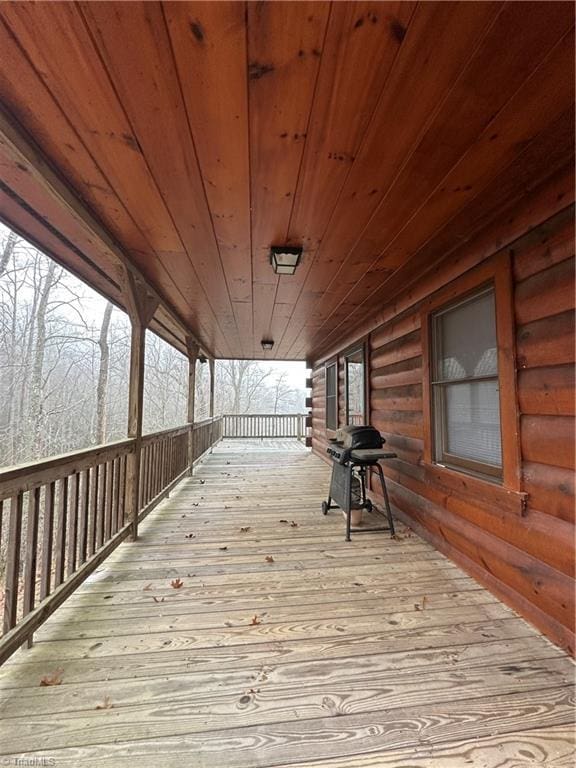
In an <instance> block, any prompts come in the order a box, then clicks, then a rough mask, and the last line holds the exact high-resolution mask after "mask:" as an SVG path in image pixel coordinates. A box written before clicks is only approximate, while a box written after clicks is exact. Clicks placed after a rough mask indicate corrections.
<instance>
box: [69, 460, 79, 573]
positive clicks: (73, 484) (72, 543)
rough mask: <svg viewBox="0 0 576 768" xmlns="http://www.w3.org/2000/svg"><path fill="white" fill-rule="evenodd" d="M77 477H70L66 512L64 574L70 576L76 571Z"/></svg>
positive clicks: (75, 475) (74, 475)
mask: <svg viewBox="0 0 576 768" xmlns="http://www.w3.org/2000/svg"><path fill="white" fill-rule="evenodd" d="M78 482H79V476H78V473H77V472H76V473H74V474H73V475H72V476H71V477H70V483H69V486H68V498H69V506H70V509H69V511H68V541H67V544H68V547H67V550H68V555H67V562H66V573H67V575H68V576H71V575H72V574H73V573H74V571H75V570H76V547H77V544H78V540H77V529H78V496H79V491H80V489H79V487H78Z"/></svg>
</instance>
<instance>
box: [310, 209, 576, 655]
mask: <svg viewBox="0 0 576 768" xmlns="http://www.w3.org/2000/svg"><path fill="white" fill-rule="evenodd" d="M569 199H573V198H572V197H570V198H569ZM564 202H566V200H565V201H564ZM550 213H552V215H551V216H550V215H547V214H550ZM530 216H531V217H532V221H533V223H532V224H531V228H530V229H529V230H527V229H526V228H525V229H524V232H525V234H523V235H522V237H520V238H519V239H516V240H514V241H512V242H511V241H510V240H507V239H506V238H505V237H502V236H501V233H500V232H494V234H493V237H492V241H493V242H495V243H499V245H502V244H503V243H508V245H507V246H506V247H505V248H499V249H494V251H496V250H500V251H501V252H505V253H507V254H509V257H508V258H509V260H510V269H511V273H512V283H511V288H510V291H511V293H513V295H512V296H511V297H510V300H511V301H512V302H513V310H514V317H515V331H514V333H515V339H516V344H515V347H516V348H515V358H516V393H510V394H511V396H512V403H511V406H512V408H513V407H514V405H516V407H517V414H518V427H519V431H518V433H517V434H518V438H517V440H516V442H517V448H518V452H519V462H520V463H519V468H518V469H519V473H518V491H519V493H517V494H512V496H514V498H515V499H516V501H515V503H512V504H511V503H509V499H508V498H507V497H506V495H505V494H502V493H501V489H499V488H498V489H496V490H494V485H492V484H490V483H488V482H482V481H480V482H482V486H480V488H481V492H478V484H477V483H475V482H474V479H472V480H471V482H470V483H468V480H467V476H466V475H465V474H460V473H455V472H452V473H451V474H452V475H459V476H460V477H459V479H458V478H457V480H456V482H451V483H448V484H446V483H445V482H444V479H443V477H442V473H441V472H439V471H437V470H436V471H434V465H431V464H428V465H427V464H426V462H425V461H424V460H423V458H424V456H423V452H424V437H425V434H424V431H425V410H426V409H425V408H423V389H425V387H423V383H424V380H423V376H424V369H423V365H422V361H423V332H422V328H421V311H422V307H423V305H424V304H425V302H426V301H427V300H428V299H429V297H430V296H431V295H432V294H434V293H435V292H437V291H438V290H442V289H445V287H446V286H447V285H449V284H450V283H451V281H453V280H454V279H455V278H456V277H461V276H462V275H464V276H465V275H466V272H467V270H468V271H469V270H472V269H473V268H477V266H478V263H482V262H483V260H487V259H489V258H490V256H491V254H490V252H489V251H488V250H487V249H486V242H489V241H490V235H489V236H488V237H486V234H484V235H483V241H482V242H481V243H475V242H474V243H470V244H469V245H467V246H466V247H464V248H463V249H461V251H459V252H458V253H457V256H456V257H455V258H453V259H446V260H445V261H444V262H443V265H440V266H439V267H438V268H437V269H435V270H433V271H432V272H431V273H427V274H426V275H425V276H424V277H423V279H422V281H421V282H420V284H418V283H415V284H414V286H412V287H411V288H410V289H408V290H407V291H405V292H404V293H401V294H399V295H398V297H397V298H395V301H394V308H393V310H392V311H388V312H387V313H386V312H385V311H384V312H382V310H381V314H387V315H388V318H387V320H386V322H384V323H382V324H381V325H380V326H379V327H377V328H376V329H375V330H372V331H371V332H370V333H369V334H368V335H367V336H365V338H367V340H368V343H367V348H368V350H369V354H368V355H367V357H368V362H367V364H366V367H367V371H368V372H369V412H368V414H367V415H368V416H369V419H370V422H371V423H372V424H374V426H376V427H377V428H378V429H379V430H380V431H381V432H382V434H383V435H384V436H385V438H386V440H387V443H388V445H389V446H390V447H391V448H392V449H393V450H394V451H396V452H397V454H398V458H397V459H396V460H394V461H389V462H386V466H385V473H386V475H387V479H388V486H389V491H390V495H391V499H392V502H393V504H394V506H395V508H396V511H397V514H398V516H399V517H401V518H402V519H403V520H404V521H405V522H407V523H408V524H409V525H410V526H411V527H412V528H414V529H415V530H416V531H417V532H418V533H419V534H421V535H422V536H423V537H424V538H426V539H428V540H429V541H431V542H432V543H433V544H434V545H435V546H436V547H437V548H438V549H439V550H440V551H441V552H443V553H444V554H446V555H447V556H448V557H450V558H451V559H453V560H454V561H455V562H457V563H458V564H459V565H461V566H462V567H464V569H465V570H467V571H468V572H469V573H470V574H471V575H473V576H474V577H475V578H477V579H478V581H480V582H481V583H482V584H484V585H485V586H487V587H488V588H490V589H491V590H492V591H493V592H494V593H495V594H496V595H497V596H498V597H499V598H500V599H502V600H503V601H504V602H506V603H507V604H509V605H510V606H511V607H512V608H514V609H515V610H516V611H517V612H518V613H520V614H521V615H523V616H524V617H525V618H527V619H528V620H529V621H530V622H532V623H533V624H534V625H536V626H537V627H538V628H539V629H540V631H542V632H543V633H544V634H546V635H547V636H548V637H549V638H550V639H551V640H552V641H554V642H555V643H557V644H559V645H561V646H563V647H565V648H566V649H568V650H569V651H570V652H571V653H572V654H573V653H574V632H573V630H574V626H573V622H574V586H575V585H574V474H573V468H574V368H573V363H574V359H575V357H574V314H573V310H574V231H573V216H574V212H573V205H570V206H569V207H565V208H564V209H560V210H559V205H558V203H557V200H556V201H555V205H554V206H552V205H551V206H550V207H549V208H548V210H544V211H540V212H539V213H537V214H536V218H534V216H535V214H534V206H532V209H531V213H530ZM519 218H522V216H520V217H519ZM536 222H537V223H536ZM478 254H480V255H478ZM415 298H418V300H417V301H415V300H414V299H415ZM358 338H361V337H358ZM349 341H350V340H347V343H346V345H343V347H342V350H340V351H339V352H338V355H337V356H338V362H339V371H340V387H339V393H340V398H343V397H344V387H343V380H344V379H343V371H344V356H343V354H342V352H343V351H344V350H345V348H346V347H348V346H349ZM331 357H332V359H333V358H334V352H333V353H332V355H331ZM312 380H313V400H312V402H313V419H312V423H313V436H312V447H313V450H315V451H316V452H317V453H318V454H319V455H320V456H322V457H323V458H325V459H326V458H327V457H326V452H325V448H326V444H327V439H328V436H329V435H328V434H327V432H326V428H325V405H324V387H325V377H324V361H323V360H319V361H318V362H317V363H316V364H315V365H314V367H313V376H312ZM501 383H502V382H501ZM344 408H345V406H344V404H343V403H342V402H340V404H339V415H340V423H343V418H344V414H345V409H344ZM483 486H485V487H486V488H485V492H484V489H483ZM377 500H378V499H377ZM518 500H519V501H518Z"/></svg>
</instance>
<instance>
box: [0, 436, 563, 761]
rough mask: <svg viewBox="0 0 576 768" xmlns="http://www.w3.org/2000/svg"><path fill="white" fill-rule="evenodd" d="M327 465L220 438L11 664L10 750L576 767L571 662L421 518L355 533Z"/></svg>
mask: <svg viewBox="0 0 576 768" xmlns="http://www.w3.org/2000/svg"><path fill="white" fill-rule="evenodd" d="M328 482H329V468H328V467H327V465H325V464H324V463H323V462H322V461H321V460H320V459H318V458H317V457H315V456H313V455H311V454H310V453H309V452H308V451H306V450H305V449H304V448H303V447H302V445H301V444H300V443H297V442H296V441H289V440H286V441H276V442H275V441H266V442H265V443H262V442H261V441H259V440H257V441H246V440H228V441H224V442H222V443H220V445H219V446H218V447H217V448H216V449H215V450H214V453H213V454H212V455H211V456H209V457H208V458H207V459H206V460H205V461H204V463H202V464H201V465H200V466H199V467H198V468H197V469H196V470H195V474H194V477H193V478H190V479H187V480H186V481H184V482H182V483H181V484H180V486H179V487H178V488H177V489H176V491H175V492H173V493H172V495H171V497H170V498H169V499H167V500H166V501H165V502H163V503H162V504H161V505H160V506H159V507H158V508H157V509H156V510H155V511H154V512H152V513H151V515H150V516H149V517H148V518H147V519H146V520H145V521H144V523H143V524H142V526H141V538H140V539H139V541H138V542H137V543H129V542H126V543H125V544H122V545H121V546H120V548H119V549H118V550H117V551H116V552H115V553H114V554H113V555H112V556H111V557H110V558H109V559H108V560H107V561H106V562H105V563H104V564H103V565H102V566H101V567H100V568H99V569H98V570H97V571H96V572H95V573H94V574H93V576H92V577H91V578H90V579H89V581H88V582H87V583H86V584H85V585H83V587H82V588H81V589H79V590H78V591H77V592H76V593H75V594H74V595H73V596H72V597H71V598H70V599H69V600H68V601H67V602H66V603H65V604H64V606H62V607H61V608H60V609H59V610H58V611H57V612H56V613H55V614H54V616H53V617H52V618H51V619H50V620H49V621H48V622H47V623H46V624H45V625H44V627H42V628H41V630H40V631H39V632H38V633H37V642H36V644H35V646H34V648H32V649H31V650H29V651H26V650H22V651H19V652H18V653H17V654H16V655H15V656H14V657H12V659H11V660H10V661H9V662H8V663H7V664H6V665H5V666H4V667H3V668H2V670H0V715H1V722H0V763H1V764H2V765H4V764H6V765H12V764H14V765H17V764H18V763H17V759H20V760H24V759H26V760H29V761H32V760H35V761H36V762H34V763H32V762H29V763H21V764H30V765H31V764H35V765H42V764H45V765H48V764H51V765H55V766H58V768H60V766H93V765H97V766H98V768H116V767H118V768H124V766H126V767H127V766H130V767H131V768H132V767H133V766H135V765H137V766H138V768H156V767H157V766H162V767H164V766H168V767H169V768H170V767H172V766H182V765H188V766H192V767H193V768H197V767H198V766H200V767H201V768H216V767H218V768H256V767H258V768H266V767H267V766H290V768H304V766H318V768H320V767H322V768H378V767H379V766H386V767H387V768H390V767H391V766H395V767H401V768H407V767H408V766H409V767H410V768H429V767H430V766H433V767H434V768H460V767H461V766H462V768H463V767H464V766H478V767H480V766H482V768H496V767H498V768H524V767H526V766H548V768H560V767H561V766H562V767H564V766H566V767H568V766H573V765H574V756H575V751H574V727H573V726H574V707H573V692H574V688H573V672H574V666H573V664H572V662H571V661H570V660H569V659H568V658H567V657H566V656H565V655H564V654H563V653H562V652H561V651H559V650H558V649H556V648H554V647H553V646H552V645H551V644H550V643H548V642H547V641H546V640H545V639H544V638H542V637H541V636H540V635H538V633H537V632H536V631H535V630H533V629H532V628H531V627H530V626H529V625H528V624H526V623H525V622H524V621H523V620H521V619H520V618H518V617H517V616H516V615H515V614H514V613H513V612H512V611H510V610H509V609H508V608H506V607H505V606H503V605H502V604H501V603H499V602H498V601H497V600H496V599H495V598H494V597H493V596H492V595H491V594H490V593H488V592H487V591H485V590H484V589H482V588H481V587H480V586H479V585H478V584H477V583H476V582H474V581H473V580H472V579H471V578H469V577H468V576H467V575H466V574H464V573H463V572H462V571H461V570H460V569H459V568H457V567H456V566H455V565H453V564H452V563H450V562H449V561H448V560H447V559H446V558H444V557H443V556H442V555H440V554H439V553H437V552H436V551H435V550H433V549H432V548H431V547H430V546H429V545H428V544H426V543H425V542H423V541H422V540H420V539H419V538H418V537H417V536H415V534H413V533H412V532H411V531H409V530H408V529H407V528H406V527H405V526H402V525H400V524H399V526H398V528H399V530H398V536H397V538H396V539H395V540H393V539H391V538H390V537H389V535H388V534H387V533H366V534H362V535H357V536H355V537H353V541H352V542H351V543H346V542H345V541H344V521H343V518H342V516H341V514H340V513H338V512H337V511H334V512H331V513H330V515H329V516H328V517H326V518H325V517H323V516H322V514H321V512H320V502H321V501H322V498H323V497H324V496H325V495H326V492H327V488H328ZM47 676H48V677H49V678H50V677H51V678H53V679H55V681H56V682H59V684H57V685H48V686H46V685H41V681H42V679H43V678H44V679H45V678H46V677H47ZM48 759H51V760H52V762H51V763H48V762H46V761H47V760H48ZM42 760H44V763H43V762H42Z"/></svg>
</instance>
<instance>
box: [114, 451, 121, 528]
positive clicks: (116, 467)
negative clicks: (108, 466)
mask: <svg viewBox="0 0 576 768" xmlns="http://www.w3.org/2000/svg"><path fill="white" fill-rule="evenodd" d="M121 463H122V459H121V458H120V457H119V458H117V459H114V461H113V462H112V466H113V468H114V504H113V506H112V533H113V534H115V533H116V532H117V531H118V529H119V528H120V519H119V510H120V464H121Z"/></svg>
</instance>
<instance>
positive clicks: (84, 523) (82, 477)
mask: <svg viewBox="0 0 576 768" xmlns="http://www.w3.org/2000/svg"><path fill="white" fill-rule="evenodd" d="M78 483H79V485H80V513H79V522H78V564H79V565H82V564H83V563H85V562H86V554H87V551H88V507H89V503H90V470H89V469H83V470H82V472H80V474H79V475H78Z"/></svg>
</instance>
